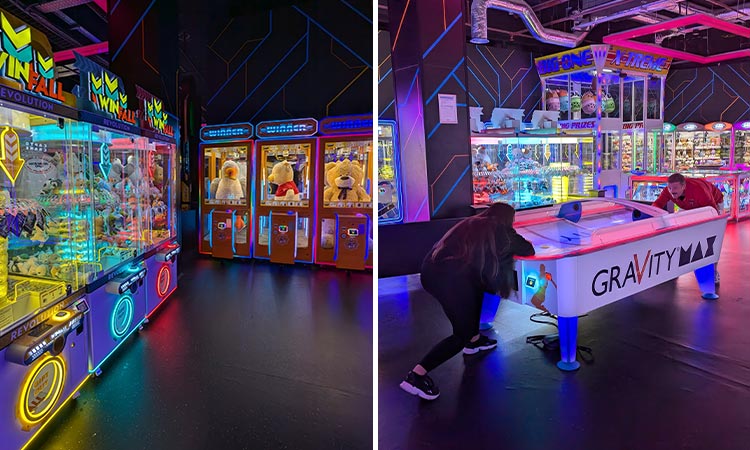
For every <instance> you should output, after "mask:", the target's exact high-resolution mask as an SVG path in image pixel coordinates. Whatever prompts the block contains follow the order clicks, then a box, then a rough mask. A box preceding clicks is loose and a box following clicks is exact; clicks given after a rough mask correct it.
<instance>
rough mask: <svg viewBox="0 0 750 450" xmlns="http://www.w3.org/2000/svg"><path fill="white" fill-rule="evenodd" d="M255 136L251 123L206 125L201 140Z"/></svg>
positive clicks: (241, 138) (244, 138)
mask: <svg viewBox="0 0 750 450" xmlns="http://www.w3.org/2000/svg"><path fill="white" fill-rule="evenodd" d="M252 137H253V126H252V125H251V124H249V123H229V124H225V125H206V126H205V127H202V128H201V141H203V142H214V141H234V140H237V141H244V140H248V139H250V138H252Z"/></svg>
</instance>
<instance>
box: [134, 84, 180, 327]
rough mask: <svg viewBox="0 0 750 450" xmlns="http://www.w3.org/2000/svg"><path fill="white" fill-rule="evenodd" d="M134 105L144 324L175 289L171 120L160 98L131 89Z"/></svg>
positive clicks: (173, 133)
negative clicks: (141, 180)
mask: <svg viewBox="0 0 750 450" xmlns="http://www.w3.org/2000/svg"><path fill="white" fill-rule="evenodd" d="M136 89H137V92H138V102H139V105H140V114H139V116H140V119H141V134H142V135H143V137H141V138H140V140H141V141H142V143H141V144H140V145H139V147H141V148H143V149H145V150H144V152H143V156H144V158H143V160H141V171H142V173H143V174H144V177H145V178H146V180H147V182H148V185H147V186H146V188H147V192H146V195H142V196H140V197H139V198H140V201H141V211H143V212H144V214H142V215H141V233H142V239H143V242H144V260H145V265H146V320H148V318H149V317H150V316H151V315H152V314H153V313H154V311H155V310H156V308H158V307H159V305H161V304H162V303H163V302H164V301H165V300H166V299H167V297H169V296H170V295H171V294H172V293H173V292H174V291H175V289H177V255H178V254H179V253H180V248H181V247H180V244H179V242H177V180H178V179H179V177H178V174H177V167H178V166H179V162H178V161H177V143H178V141H179V133H178V125H177V118H176V117H174V116H173V115H171V114H168V113H167V112H166V111H165V108H164V104H163V102H162V100H161V99H159V98H157V97H154V96H153V94H151V93H149V92H147V91H146V90H144V89H143V88H141V87H140V86H136Z"/></svg>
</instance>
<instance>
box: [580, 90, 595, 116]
mask: <svg viewBox="0 0 750 450" xmlns="http://www.w3.org/2000/svg"><path fill="white" fill-rule="evenodd" d="M581 109H582V110H583V113H584V114H589V115H591V114H594V111H596V96H595V95H594V93H593V92H591V91H588V92H586V93H585V94H583V99H582V100H581Z"/></svg>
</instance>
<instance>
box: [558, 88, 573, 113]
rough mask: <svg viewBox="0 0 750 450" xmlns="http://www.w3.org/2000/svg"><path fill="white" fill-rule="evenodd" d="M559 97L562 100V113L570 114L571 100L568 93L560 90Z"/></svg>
mask: <svg viewBox="0 0 750 450" xmlns="http://www.w3.org/2000/svg"><path fill="white" fill-rule="evenodd" d="M557 95H558V97H559V98H560V111H561V112H564V113H565V112H568V110H569V109H570V99H569V98H568V91H566V90H565V89H560V90H559V91H557Z"/></svg>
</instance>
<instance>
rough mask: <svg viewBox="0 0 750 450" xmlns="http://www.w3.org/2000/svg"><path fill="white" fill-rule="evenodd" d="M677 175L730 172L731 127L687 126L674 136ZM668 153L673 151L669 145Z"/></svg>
mask: <svg viewBox="0 0 750 450" xmlns="http://www.w3.org/2000/svg"><path fill="white" fill-rule="evenodd" d="M674 135H675V137H674V141H673V142H674V143H673V144H672V145H673V146H672V147H671V148H673V154H674V168H673V171H675V172H684V171H688V170H711V169H720V168H729V167H730V165H731V148H732V125H731V124H729V123H726V122H712V123H709V124H707V125H702V124H698V123H694V122H688V123H684V124H681V125H679V126H678V127H677V128H676V131H675V132H674ZM666 147H667V150H666V151H667V152H669V149H670V147H669V146H668V145H667V146H666Z"/></svg>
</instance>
